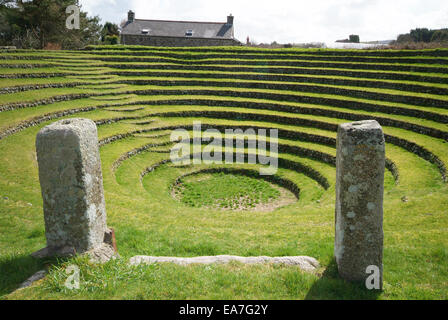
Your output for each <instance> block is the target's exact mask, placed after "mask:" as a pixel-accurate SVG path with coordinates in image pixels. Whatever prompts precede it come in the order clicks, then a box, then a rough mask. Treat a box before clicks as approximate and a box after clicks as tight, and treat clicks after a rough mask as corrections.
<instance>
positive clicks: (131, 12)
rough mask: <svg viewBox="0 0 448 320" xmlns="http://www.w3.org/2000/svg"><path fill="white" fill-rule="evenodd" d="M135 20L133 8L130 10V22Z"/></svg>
mask: <svg viewBox="0 0 448 320" xmlns="http://www.w3.org/2000/svg"><path fill="white" fill-rule="evenodd" d="M134 20H135V12H134V11H132V10H129V12H128V22H134Z"/></svg>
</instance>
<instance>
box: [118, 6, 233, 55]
mask: <svg viewBox="0 0 448 320" xmlns="http://www.w3.org/2000/svg"><path fill="white" fill-rule="evenodd" d="M233 19H234V17H233V16H232V15H229V16H228V17H227V22H196V21H167V20H141V19H135V13H134V12H132V11H129V12H128V21H127V22H126V24H125V25H124V26H123V28H122V30H121V44H125V45H145V46H161V47H203V46H235V45H240V42H239V41H238V40H236V39H235V38H234V29H233Z"/></svg>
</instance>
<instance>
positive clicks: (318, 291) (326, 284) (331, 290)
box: [305, 259, 381, 300]
mask: <svg viewBox="0 0 448 320" xmlns="http://www.w3.org/2000/svg"><path fill="white" fill-rule="evenodd" d="M380 295H381V291H378V290H367V289H366V287H365V285H364V284H363V283H352V282H348V281H345V280H343V279H342V278H340V277H339V273H338V267H337V265H336V261H335V259H333V260H332V261H331V263H330V264H329V265H328V267H327V268H326V269H325V271H324V273H323V274H322V276H321V277H320V278H319V280H317V281H316V282H315V283H314V284H313V286H312V287H311V289H310V291H308V293H307V295H306V297H305V300H377V299H378V297H379V296H380Z"/></svg>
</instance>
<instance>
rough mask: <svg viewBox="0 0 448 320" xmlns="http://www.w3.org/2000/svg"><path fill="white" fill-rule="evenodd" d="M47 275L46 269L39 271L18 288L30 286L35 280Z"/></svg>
mask: <svg viewBox="0 0 448 320" xmlns="http://www.w3.org/2000/svg"><path fill="white" fill-rule="evenodd" d="M46 275H47V272H46V271H45V270H40V271H37V272H36V273H35V274H33V275H32V276H31V277H29V278H28V279H26V280H25V281H24V282H23V283H22V284H21V285H20V286H19V287H18V288H17V290H20V289H24V288H28V287H30V286H32V285H33V283H34V282H36V281H39V280H41V279H43V278H45V276H46Z"/></svg>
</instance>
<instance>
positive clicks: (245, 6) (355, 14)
mask: <svg viewBox="0 0 448 320" xmlns="http://www.w3.org/2000/svg"><path fill="white" fill-rule="evenodd" d="M80 4H81V5H82V10H83V11H87V12H88V13H89V15H90V16H95V15H99V16H100V17H101V19H102V22H106V21H110V22H114V23H117V24H120V22H121V21H122V20H124V19H126V18H127V12H128V11H129V10H133V11H134V12H135V15H136V18H137V19H155V20H159V19H160V20H186V21H190V20H191V21H213V22H225V21H226V20H227V18H226V17H227V15H228V14H230V13H231V14H233V16H235V23H234V24H235V37H236V38H237V39H238V40H240V41H242V42H245V41H246V38H247V37H248V36H249V38H250V39H251V41H256V42H258V43H271V42H273V41H276V42H278V43H305V42H333V41H335V40H339V39H346V38H348V36H349V35H350V34H358V35H359V36H360V38H361V41H374V40H392V39H396V37H397V36H398V35H399V34H401V33H407V32H409V30H411V29H415V28H423V27H426V28H430V29H438V28H448V1H447V0H311V1H310V0H270V1H268V0H224V1H223V0H219V1H216V0H80Z"/></svg>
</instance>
